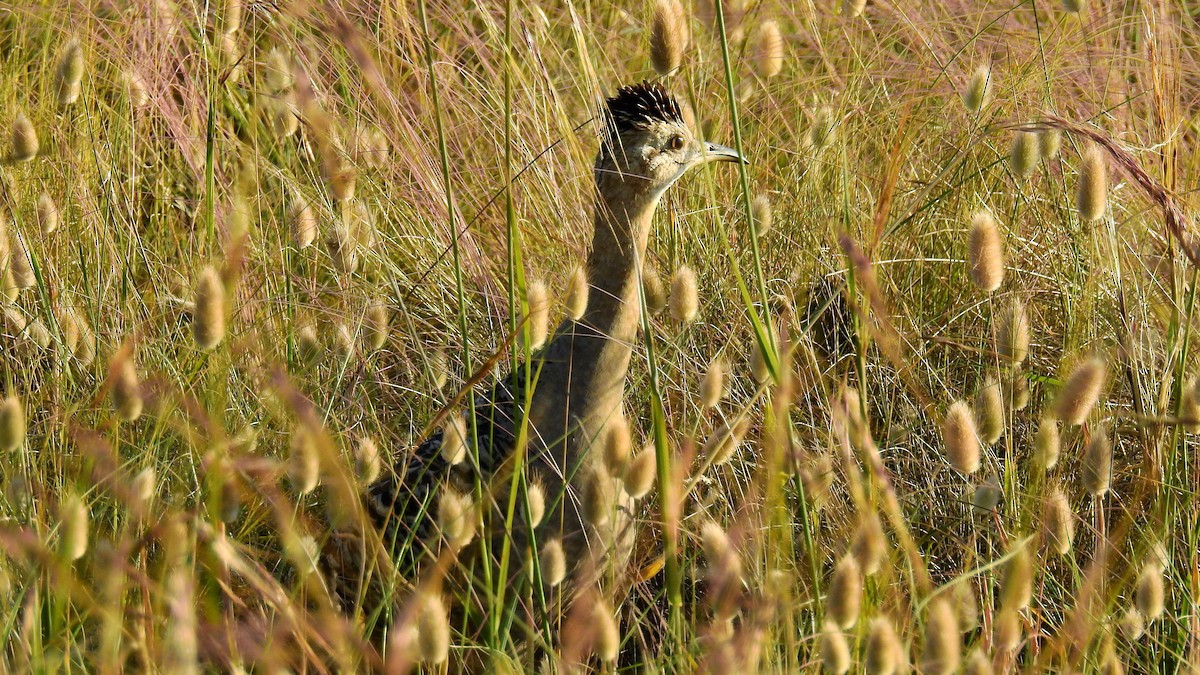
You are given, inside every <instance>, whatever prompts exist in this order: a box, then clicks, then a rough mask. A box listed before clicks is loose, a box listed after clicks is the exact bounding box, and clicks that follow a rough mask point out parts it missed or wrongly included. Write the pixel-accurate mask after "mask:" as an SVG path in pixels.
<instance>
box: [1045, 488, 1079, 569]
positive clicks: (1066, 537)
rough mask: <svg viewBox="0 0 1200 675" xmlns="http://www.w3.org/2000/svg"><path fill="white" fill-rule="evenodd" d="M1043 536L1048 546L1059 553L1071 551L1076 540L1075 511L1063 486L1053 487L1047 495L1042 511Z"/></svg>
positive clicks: (1065, 553)
mask: <svg viewBox="0 0 1200 675" xmlns="http://www.w3.org/2000/svg"><path fill="white" fill-rule="evenodd" d="M1042 536H1043V537H1044V538H1045V541H1046V546H1047V548H1049V549H1050V550H1051V551H1053V552H1054V553H1056V554H1057V555H1060V556H1065V555H1068V554H1070V553H1071V546H1072V545H1073V544H1074V542H1075V512H1074V511H1072V510H1071V501H1070V499H1069V498H1068V497H1067V493H1065V492H1063V490H1062V488H1061V487H1058V486H1055V487H1053V488H1051V489H1050V493H1049V495H1047V497H1046V506H1045V509H1044V510H1043V513H1042Z"/></svg>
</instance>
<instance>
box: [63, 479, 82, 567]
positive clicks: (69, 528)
mask: <svg viewBox="0 0 1200 675" xmlns="http://www.w3.org/2000/svg"><path fill="white" fill-rule="evenodd" d="M59 509H60V512H59V514H58V515H59V518H61V519H62V525H61V527H62V533H61V534H60V540H59V542H60V546H61V547H62V555H63V557H64V558H66V559H67V560H69V561H72V562H74V561H76V560H79V559H80V558H82V557H83V554H84V553H87V549H88V509H87V505H86V504H84V503H83V500H82V499H80V498H79V496H78V495H76V494H74V493H72V494H68V495H67V496H66V497H64V498H63V501H62V503H61V504H59Z"/></svg>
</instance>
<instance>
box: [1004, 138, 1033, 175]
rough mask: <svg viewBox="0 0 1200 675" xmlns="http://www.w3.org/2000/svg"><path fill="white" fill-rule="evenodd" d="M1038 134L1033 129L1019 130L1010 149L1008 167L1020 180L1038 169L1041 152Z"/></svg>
mask: <svg viewBox="0 0 1200 675" xmlns="http://www.w3.org/2000/svg"><path fill="white" fill-rule="evenodd" d="M1038 146H1039V143H1038V135H1037V133H1036V132H1033V131H1018V132H1016V134H1015V135H1014V136H1013V139H1012V145H1011V146H1010V147H1009V149H1008V168H1009V170H1010V171H1012V172H1013V175H1014V176H1016V177H1017V178H1018V179H1019V180H1025V179H1026V178H1029V177H1030V176H1032V175H1033V172H1034V171H1036V170H1037V167H1038V160H1040V159H1041V157H1040V155H1041V153H1040V152H1039V147H1038Z"/></svg>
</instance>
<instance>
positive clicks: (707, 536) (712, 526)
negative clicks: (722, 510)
mask: <svg viewBox="0 0 1200 675" xmlns="http://www.w3.org/2000/svg"><path fill="white" fill-rule="evenodd" d="M700 543H701V545H702V547H703V549H704V559H705V560H706V561H708V576H709V578H710V579H712V580H713V581H714V583H716V584H717V585H722V584H728V583H733V582H736V581H738V580H740V579H741V577H742V559H741V557H740V556H738V553H737V550H736V549H734V547H733V542H731V541H729V535H728V534H726V533H725V530H723V529H721V526H720V525H717V524H716V523H714V522H713V521H711V520H709V521H705V523H704V524H703V525H701V526H700Z"/></svg>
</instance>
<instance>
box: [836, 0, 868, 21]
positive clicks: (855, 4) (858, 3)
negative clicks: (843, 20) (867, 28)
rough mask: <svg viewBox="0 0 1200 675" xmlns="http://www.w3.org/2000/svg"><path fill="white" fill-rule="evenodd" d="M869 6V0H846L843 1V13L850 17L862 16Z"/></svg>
mask: <svg viewBox="0 0 1200 675" xmlns="http://www.w3.org/2000/svg"><path fill="white" fill-rule="evenodd" d="M866 8H867V0H845V2H844V3H842V13H843V14H845V15H846V16H848V17H850V18H852V19H853V18H855V17H858V16H862V13H863V10H865V9H866Z"/></svg>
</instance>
